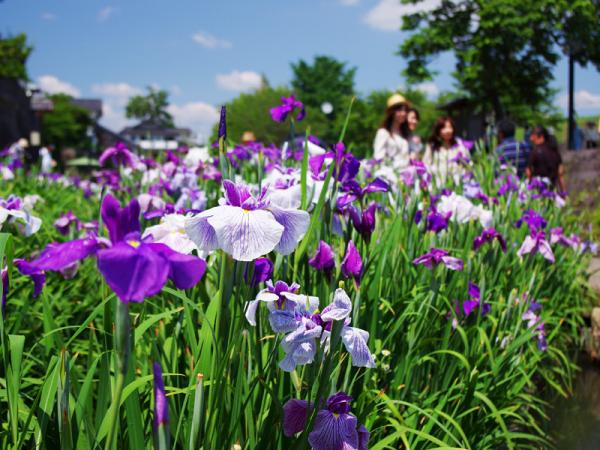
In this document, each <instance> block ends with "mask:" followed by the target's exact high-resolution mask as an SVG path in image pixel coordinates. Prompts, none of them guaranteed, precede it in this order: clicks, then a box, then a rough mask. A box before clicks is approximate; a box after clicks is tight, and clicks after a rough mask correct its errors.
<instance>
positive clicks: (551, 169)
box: [525, 125, 566, 192]
mask: <svg viewBox="0 0 600 450" xmlns="http://www.w3.org/2000/svg"><path fill="white" fill-rule="evenodd" d="M530 140H531V143H532V144H533V149H532V150H531V153H530V154H529V161H528V163H527V168H526V169H525V174H526V175H527V178H528V179H530V180H531V179H532V178H533V177H540V178H546V179H548V180H549V181H550V184H551V185H552V187H553V188H554V189H557V188H558V189H559V191H560V192H566V185H565V179H564V167H563V163H562V158H561V156H560V153H559V151H558V143H557V141H556V138H554V136H551V135H550V133H549V132H548V130H547V129H546V128H545V127H543V126H542V125H537V126H536V127H534V128H533V131H532V132H531V136H530Z"/></svg>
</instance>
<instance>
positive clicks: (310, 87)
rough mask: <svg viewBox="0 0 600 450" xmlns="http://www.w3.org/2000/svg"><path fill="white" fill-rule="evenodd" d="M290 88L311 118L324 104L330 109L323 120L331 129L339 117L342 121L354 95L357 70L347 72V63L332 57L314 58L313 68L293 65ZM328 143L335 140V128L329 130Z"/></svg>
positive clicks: (306, 65)
mask: <svg viewBox="0 0 600 450" xmlns="http://www.w3.org/2000/svg"><path fill="white" fill-rule="evenodd" d="M291 66H292V72H293V77H292V88H293V89H294V92H295V93H296V94H297V96H298V98H299V99H300V100H302V102H303V103H304V104H305V105H306V106H307V107H308V109H309V110H310V111H311V112H312V114H313V116H315V115H319V113H318V112H317V111H319V112H320V111H321V106H322V105H323V104H324V103H330V104H331V106H332V107H333V110H332V112H331V113H329V114H327V115H325V114H322V113H321V115H322V117H323V118H325V119H326V120H329V121H330V122H331V124H332V125H333V124H334V123H336V120H337V119H338V118H339V117H345V114H346V109H347V107H348V103H349V101H350V99H351V98H352V96H353V95H355V91H354V75H355V73H356V67H351V68H347V67H346V63H343V62H341V61H338V60H336V59H335V58H333V57H331V56H316V57H315V58H314V61H313V63H312V64H310V63H307V62H306V61H304V60H300V61H298V62H297V63H295V64H294V63H292V65H291ZM321 137H322V138H323V139H325V140H327V141H333V140H335V139H337V135H336V131H335V127H332V126H330V127H328V129H327V131H326V132H325V135H323V136H321Z"/></svg>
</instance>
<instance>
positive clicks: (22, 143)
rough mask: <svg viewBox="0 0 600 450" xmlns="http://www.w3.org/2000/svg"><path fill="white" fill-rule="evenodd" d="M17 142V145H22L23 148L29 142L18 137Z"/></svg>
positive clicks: (27, 145)
mask: <svg viewBox="0 0 600 450" xmlns="http://www.w3.org/2000/svg"><path fill="white" fill-rule="evenodd" d="M17 144H19V147H23V148H25V147H29V142H27V139H25V138H21V139H19V141H18V142H17Z"/></svg>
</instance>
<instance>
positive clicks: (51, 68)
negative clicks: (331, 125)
mask: <svg viewBox="0 0 600 450" xmlns="http://www.w3.org/2000/svg"><path fill="white" fill-rule="evenodd" d="M435 1H436V0H425V2H424V3H425V4H431V3H432V2H435ZM411 8H414V6H412V5H400V2H399V0H303V1H302V2H298V1H296V2H290V1H282V0H253V1H249V0H246V1H221V2H216V1H208V0H176V1H171V2H167V1H164V0H163V1H159V0H122V1H117V0H113V1H101V0H4V1H3V2H1V3H0V33H3V34H10V33H13V34H14V33H18V32H25V33H27V35H28V36H29V39H30V41H31V42H32V43H33V44H34V46H35V51H34V53H33V54H32V56H31V58H30V60H29V66H28V68H29V73H30V76H31V78H32V79H33V80H34V81H35V82H36V83H37V84H38V85H40V86H41V87H43V88H44V89H46V90H48V91H52V92H55V91H66V92H68V93H71V94H73V95H75V96H81V97H97V98H102V99H103V100H104V105H105V106H104V108H105V110H104V118H103V121H104V123H105V124H107V125H108V126H110V127H111V128H114V129H116V130H118V129H120V128H121V127H122V126H124V125H125V124H126V123H127V121H126V120H125V118H124V116H123V107H124V105H125V103H126V101H127V98H128V97H129V96H130V95H134V94H137V93H140V92H142V91H143V89H144V87H145V86H148V85H156V86H159V87H161V88H164V89H167V90H169V91H170V92H171V100H172V103H173V104H172V106H171V112H172V113H173V115H174V116H175V119H176V122H177V123H178V124H179V125H182V126H189V127H192V128H193V129H194V130H195V131H197V132H199V133H201V134H205V133H207V131H208V130H209V129H210V126H211V125H212V123H213V122H214V121H215V120H216V119H217V109H216V107H217V106H218V105H219V104H221V103H222V102H225V101H227V100H229V99H231V98H233V97H235V96H236V95H238V94H239V92H242V91H249V90H252V89H253V88H255V87H256V86H257V83H258V82H259V80H260V74H264V75H266V77H267V78H268V80H269V81H270V83H271V84H272V85H280V84H287V83H289V81H290V78H291V69H290V62H292V61H297V60H298V59H301V58H302V59H305V60H312V57H313V56H314V55H317V54H325V55H331V56H334V57H336V58H338V59H340V60H342V61H346V62H348V64H349V65H351V66H357V67H358V71H357V73H356V86H357V89H358V91H359V92H362V93H366V92H368V91H370V90H372V89H382V88H387V89H394V88H399V87H401V86H402V85H403V79H402V78H401V76H400V72H401V70H402V68H403V65H404V62H403V60H402V59H401V58H400V57H399V56H396V55H395V52H396V51H397V49H398V47H399V45H400V43H401V41H402V39H403V34H402V33H401V32H399V31H398V27H399V24H400V20H401V19H400V18H401V16H402V14H403V13H407V12H410V10H411ZM434 68H436V69H437V70H438V71H439V72H440V75H439V76H438V77H437V78H436V79H435V81H434V82H432V83H427V84H425V85H423V86H422V88H423V89H424V90H425V91H427V92H428V93H429V94H430V95H431V96H435V95H436V93H437V92H439V91H442V90H450V89H452V83H453V81H452V78H451V77H450V72H451V71H452V69H453V64H452V57H451V56H450V55H443V56H442V57H440V58H438V59H437V60H436V61H435V62H434ZM566 76H567V66H566V62H565V61H561V62H560V64H558V65H557V67H556V70H555V82H554V85H555V87H557V88H558V89H560V90H561V91H562V92H561V93H559V94H558V96H557V98H556V103H557V104H559V105H560V106H562V107H564V106H566V99H565V96H564V91H565V90H566V85H567V78H566ZM576 92H577V95H576V108H577V110H578V112H579V114H581V115H584V114H596V113H599V112H600V74H599V73H598V72H597V71H595V70H594V69H592V68H588V69H582V68H579V67H578V68H577V73H576Z"/></svg>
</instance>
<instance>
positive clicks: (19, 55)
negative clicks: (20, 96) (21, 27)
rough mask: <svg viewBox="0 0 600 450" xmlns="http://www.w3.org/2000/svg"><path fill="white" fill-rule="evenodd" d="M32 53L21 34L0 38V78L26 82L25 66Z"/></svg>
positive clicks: (25, 37)
mask: <svg viewBox="0 0 600 450" xmlns="http://www.w3.org/2000/svg"><path fill="white" fill-rule="evenodd" d="M32 51H33V47H32V46H31V45H28V44H27V36H26V35H25V34H23V33H21V34H17V35H16V36H13V37H7V38H3V37H2V36H0V77H9V78H17V79H19V80H28V76H27V68H26V67H25V64H26V63H27V58H29V55H30V54H31V52H32Z"/></svg>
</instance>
